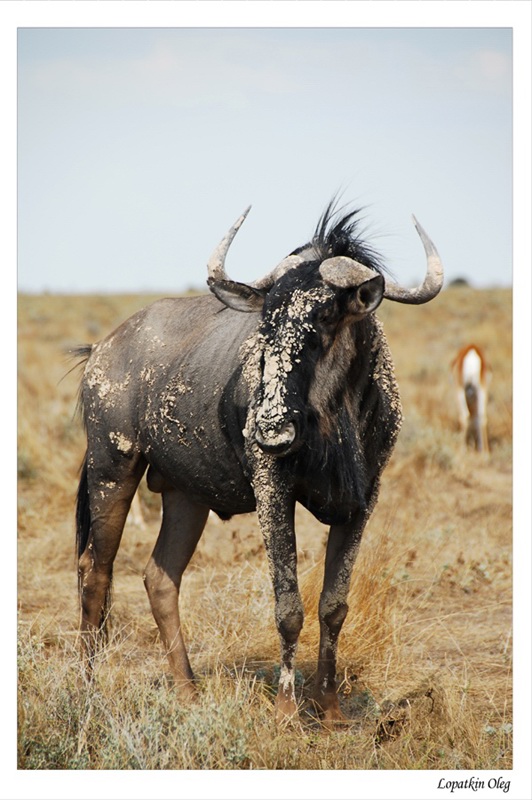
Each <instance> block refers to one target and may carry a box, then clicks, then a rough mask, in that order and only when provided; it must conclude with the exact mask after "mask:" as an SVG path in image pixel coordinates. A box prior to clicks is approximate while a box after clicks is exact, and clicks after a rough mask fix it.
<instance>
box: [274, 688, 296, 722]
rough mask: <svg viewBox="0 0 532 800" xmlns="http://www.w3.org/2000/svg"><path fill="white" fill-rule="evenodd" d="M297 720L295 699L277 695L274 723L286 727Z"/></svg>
mask: <svg viewBox="0 0 532 800" xmlns="http://www.w3.org/2000/svg"><path fill="white" fill-rule="evenodd" d="M298 719H299V711H298V707H297V703H296V701H295V698H293V697H286V696H284V695H282V694H278V695H277V698H276V700H275V722H276V723H277V725H286V724H287V723H291V722H295V721H297V720H298Z"/></svg>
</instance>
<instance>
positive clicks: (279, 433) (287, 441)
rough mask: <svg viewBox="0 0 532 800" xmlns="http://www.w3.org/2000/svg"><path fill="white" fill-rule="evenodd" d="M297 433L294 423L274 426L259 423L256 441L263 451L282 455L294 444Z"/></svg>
mask: <svg viewBox="0 0 532 800" xmlns="http://www.w3.org/2000/svg"><path fill="white" fill-rule="evenodd" d="M296 433H297V431H296V426H295V424H294V423H293V422H285V423H282V424H281V425H276V426H273V425H271V424H270V425H267V424H265V423H264V421H261V422H260V423H257V428H256V430H255V439H256V441H257V443H258V444H259V446H260V447H261V448H262V449H263V450H266V451H269V452H272V453H273V452H276V453H280V452H284V451H285V450H287V449H288V448H289V447H290V446H291V445H292V444H293V442H294V440H295V438H296Z"/></svg>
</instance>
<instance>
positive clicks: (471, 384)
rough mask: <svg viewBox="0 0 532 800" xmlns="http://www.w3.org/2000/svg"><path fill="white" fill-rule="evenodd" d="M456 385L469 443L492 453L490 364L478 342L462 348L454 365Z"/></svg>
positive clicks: (463, 428)
mask: <svg viewBox="0 0 532 800" xmlns="http://www.w3.org/2000/svg"><path fill="white" fill-rule="evenodd" d="M451 370H452V373H453V376H454V381H455V385H456V401H457V405H458V418H459V422H460V428H461V430H462V433H463V435H464V440H465V443H466V444H473V446H474V447H475V449H476V450H477V451H478V452H479V453H482V452H484V453H488V452H489V444H488V414H487V406H488V385H489V381H490V377H491V373H490V369H489V367H488V363H487V361H486V358H485V356H484V353H483V352H482V350H481V348H480V347H478V345H476V344H468V345H466V347H462V348H461V349H460V350H459V351H458V353H457V355H456V357H455V358H454V360H453V362H452V364H451Z"/></svg>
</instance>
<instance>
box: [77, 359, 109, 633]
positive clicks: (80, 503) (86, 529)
mask: <svg viewBox="0 0 532 800" xmlns="http://www.w3.org/2000/svg"><path fill="white" fill-rule="evenodd" d="M91 350H92V345H83V346H81V347H78V348H76V349H75V350H72V351H70V354H71V355H72V356H74V357H78V358H81V359H82V360H81V362H79V364H78V365H77V366H80V365H81V364H83V363H85V362H86V361H87V359H88V357H89V355H90V353H91ZM78 410H79V411H80V412H81V414H82V417H83V422H85V415H84V409H83V400H82V396H81V391H80V394H79V396H78ZM87 463H88V462H87V453H85V458H84V459H83V464H82V465H81V470H80V479H79V485H78V494H77V500H76V553H77V557H78V560H79V559H80V558H81V556H82V555H83V553H84V552H85V550H86V549H87V545H88V544H89V537H90V532H91V510H90V495H89V481H88V466H87ZM82 582H83V574H82V571H81V570H79V571H78V591H79V596H80V599H81V594H82V588H83V586H82ZM110 607H111V583H109V589H108V590H107V594H106V597H105V602H104V605H103V608H102V611H101V616H100V624H99V630H100V632H101V633H102V634H104V636H105V635H106V622H107V619H108V616H109V609H110Z"/></svg>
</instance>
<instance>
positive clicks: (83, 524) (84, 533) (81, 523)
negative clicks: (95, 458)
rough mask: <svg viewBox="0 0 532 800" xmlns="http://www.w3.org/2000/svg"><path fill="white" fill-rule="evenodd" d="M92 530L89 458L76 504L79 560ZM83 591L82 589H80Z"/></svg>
mask: <svg viewBox="0 0 532 800" xmlns="http://www.w3.org/2000/svg"><path fill="white" fill-rule="evenodd" d="M90 529H91V510H90V505H89V484H88V480H87V456H86V455H85V458H84V460H83V464H82V466H81V476H80V479H79V486H78V497H77V502H76V552H77V555H78V558H80V556H81V555H82V553H84V552H85V548H86V547H87V544H88V541H89V533H90ZM80 589H81V587H80Z"/></svg>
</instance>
